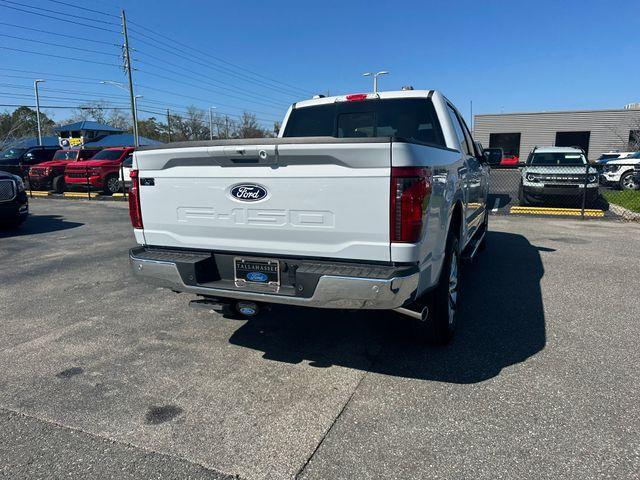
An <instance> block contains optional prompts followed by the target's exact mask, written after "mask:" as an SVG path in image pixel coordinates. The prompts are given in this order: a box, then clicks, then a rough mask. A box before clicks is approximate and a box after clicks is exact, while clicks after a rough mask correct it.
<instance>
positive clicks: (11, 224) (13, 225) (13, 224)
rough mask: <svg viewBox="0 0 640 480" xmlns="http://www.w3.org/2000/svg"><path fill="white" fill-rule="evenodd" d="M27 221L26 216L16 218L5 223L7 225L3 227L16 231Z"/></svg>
mask: <svg viewBox="0 0 640 480" xmlns="http://www.w3.org/2000/svg"><path fill="white" fill-rule="evenodd" d="M26 220H27V216H26V215H25V216H24V217H16V218H12V219H11V220H9V221H7V222H5V224H4V225H2V226H3V227H4V228H6V229H8V230H14V229H17V228H20V227H21V226H22V224H23V223H24V222H25V221H26Z"/></svg>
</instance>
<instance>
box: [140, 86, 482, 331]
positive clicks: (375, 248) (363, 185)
mask: <svg viewBox="0 0 640 480" xmlns="http://www.w3.org/2000/svg"><path fill="white" fill-rule="evenodd" d="M488 172H489V168H488V165H487V163H486V160H485V158H484V156H483V154H482V152H481V151H480V148H479V146H478V144H476V143H475V142H474V141H473V138H472V136H471V133H470V131H469V129H468V128H467V126H466V124H465V122H464V120H463V118H462V116H461V115H460V113H459V112H458V111H457V110H456V108H455V107H454V106H453V104H452V103H451V102H450V101H449V100H448V99H446V98H445V97H444V96H443V95H442V94H440V93H439V92H437V91H433V90H411V91H404V90H403V91H398V92H380V93H362V94H350V95H342V96H336V97H326V98H314V99H311V100H304V101H301V102H298V103H296V104H294V105H292V106H291V107H290V108H289V110H288V112H287V114H286V116H285V119H284V122H283V125H282V128H281V130H280V132H279V136H278V138H275V139H266V138H264V139H246V140H224V141H220V140H218V141H204V142H188V143H174V144H165V145H162V146H158V147H143V148H141V149H139V150H137V151H136V153H135V154H134V158H133V166H132V170H131V174H130V177H131V180H132V182H131V189H130V196H129V200H130V213H131V219H132V224H133V226H134V233H135V236H136V239H137V241H138V243H139V244H140V246H139V247H137V248H135V249H133V250H131V252H130V260H131V265H132V268H133V272H134V274H135V275H136V276H138V277H139V278H140V279H142V280H144V281H148V282H150V283H153V284H155V285H160V286H164V287H167V288H170V289H172V290H175V291H183V292H190V293H194V294H196V295H199V296H201V297H202V299H201V300H198V301H197V302H201V303H203V304H205V305H208V306H212V307H211V308H214V307H215V308H218V307H219V308H221V309H222V308H227V309H229V308H230V309H231V310H233V311H235V312H239V313H241V314H244V315H252V314H253V313H255V312H256V311H258V310H259V306H260V305H264V304H269V303H282V304H289V305H302V306H308V307H317V308H350V309H388V310H396V311H397V312H400V313H403V314H406V315H409V316H412V317H414V318H416V319H418V320H417V321H418V324H420V325H422V326H423V328H424V329H425V331H428V332H429V335H428V336H429V337H430V338H433V339H434V340H435V341H437V342H439V343H446V342H447V341H448V340H449V339H450V338H451V336H452V334H453V331H454V328H455V311H456V308H457V301H458V285H459V281H458V280H459V272H460V269H459V262H460V259H461V258H462V257H464V256H473V255H475V253H476V252H477V251H478V250H479V249H480V247H481V246H482V245H483V244H484V241H483V240H484V238H485V233H486V231H487V222H488V216H487V209H486V199H487V193H488V179H489V176H488ZM215 308H214V309H215ZM427 318H428V319H429V320H428V321H427Z"/></svg>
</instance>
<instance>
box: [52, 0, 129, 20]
mask: <svg viewBox="0 0 640 480" xmlns="http://www.w3.org/2000/svg"><path fill="white" fill-rule="evenodd" d="M45 1H47V2H51V3H57V4H59V5H66V6H68V7H73V8H78V4H77V3H67V2H61V1H59V0H45ZM82 10H86V11H87V12H91V13H98V14H100V15H105V16H107V17H113V18H118V19H119V18H120V17H119V16H118V15H115V14H113V13H106V12H101V11H100V10H92V9H90V8H87V7H85V6H84V5H83V6H82Z"/></svg>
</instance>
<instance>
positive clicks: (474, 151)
mask: <svg viewBox="0 0 640 480" xmlns="http://www.w3.org/2000/svg"><path fill="white" fill-rule="evenodd" d="M458 120H459V121H460V125H462V128H463V129H464V135H465V137H466V138H467V144H468V145H469V147H470V148H469V150H471V153H470V155H472V156H474V157H479V156H480V152H479V151H478V146H477V145H476V143H475V142H474V141H473V137H472V136H471V132H470V131H469V127H467V123H466V122H465V121H464V118H462V116H461V115H460V114H458Z"/></svg>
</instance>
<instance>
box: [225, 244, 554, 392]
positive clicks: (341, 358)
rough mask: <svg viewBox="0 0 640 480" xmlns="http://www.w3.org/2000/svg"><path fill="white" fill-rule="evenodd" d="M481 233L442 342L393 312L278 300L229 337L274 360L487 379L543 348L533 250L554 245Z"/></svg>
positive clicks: (539, 271) (444, 378)
mask: <svg viewBox="0 0 640 480" xmlns="http://www.w3.org/2000/svg"><path fill="white" fill-rule="evenodd" d="M487 240H488V245H487V249H486V251H484V252H481V253H480V254H479V257H478V258H477V259H476V261H475V263H474V264H472V265H468V266H466V268H465V269H464V277H463V281H462V285H461V299H462V302H461V306H460V310H459V316H458V332H457V335H456V338H455V339H454V341H453V342H452V343H451V344H450V345H449V346H447V347H429V346H425V345H422V344H419V343H418V342H417V341H415V340H414V339H413V338H412V335H411V331H412V329H411V325H410V323H409V322H410V321H411V320H409V319H405V318H404V317H401V316H400V315H398V314H396V313H393V312H384V311H360V312H345V311H334V310H323V309H302V308H293V307H284V306H278V307H274V309H273V310H272V311H271V312H269V313H266V314H263V316H261V317H258V318H256V319H252V320H250V321H248V322H247V323H245V324H244V325H243V326H242V327H240V328H239V329H238V330H237V331H236V332H235V333H234V334H233V336H232V337H231V338H230V340H229V341H230V342H231V343H232V344H234V345H239V346H243V347H247V348H251V349H255V350H258V351H262V352H264V355H263V357H264V358H265V359H270V360H275V361H281V362H288V363H300V362H302V361H305V360H306V361H309V362H310V365H311V366H315V367H328V366H331V365H339V366H343V367H349V368H356V369H361V370H365V371H372V372H376V373H382V374H385V375H392V376H398V377H407V378H417V379H424V380H434V381H440V382H450V383H475V382H481V381H483V380H487V379H489V378H492V377H494V376H496V375H498V374H499V373H500V371H501V370H502V369H503V368H505V367H508V366H510V365H514V364H516V363H519V362H522V361H524V360H526V359H527V358H529V357H531V356H532V355H535V354H536V353H538V352H539V351H541V350H542V349H543V348H544V346H545V342H546V336H545V319H544V311H543V304H542V296H541V291H540V280H541V278H542V276H543V275H544V269H543V266H542V261H541V259H540V251H545V252H547V251H548V252H553V251H554V250H553V249H546V248H545V249H543V248H538V247H536V246H534V245H531V244H530V243H529V241H528V240H527V239H526V238H525V237H523V236H522V235H516V234H511V233H501V232H490V233H489V234H488V238H487Z"/></svg>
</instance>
